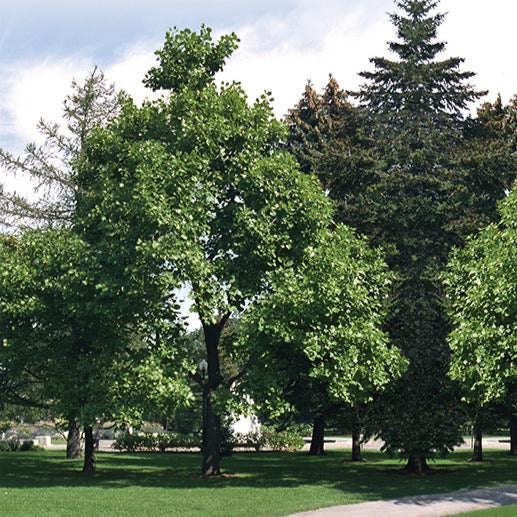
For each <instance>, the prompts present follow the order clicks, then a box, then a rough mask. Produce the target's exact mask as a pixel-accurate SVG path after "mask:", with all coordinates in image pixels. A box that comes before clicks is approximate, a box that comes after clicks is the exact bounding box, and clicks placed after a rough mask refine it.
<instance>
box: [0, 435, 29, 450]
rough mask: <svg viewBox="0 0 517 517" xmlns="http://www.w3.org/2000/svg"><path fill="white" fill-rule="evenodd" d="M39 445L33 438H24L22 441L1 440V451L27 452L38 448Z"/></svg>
mask: <svg viewBox="0 0 517 517" xmlns="http://www.w3.org/2000/svg"><path fill="white" fill-rule="evenodd" d="M37 448H38V447H37V446H36V445H34V442H33V441H32V440H24V441H23V442H20V440H18V439H13V438H11V439H9V440H0V452H16V451H21V452H26V451H33V450H36V449H37Z"/></svg>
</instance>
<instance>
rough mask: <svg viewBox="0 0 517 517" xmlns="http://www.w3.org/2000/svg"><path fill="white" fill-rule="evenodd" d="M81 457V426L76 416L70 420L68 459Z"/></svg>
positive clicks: (67, 446) (67, 442) (67, 444)
mask: <svg viewBox="0 0 517 517" xmlns="http://www.w3.org/2000/svg"><path fill="white" fill-rule="evenodd" d="M80 457H81V428H80V427H79V423H78V422H77V420H76V419H75V418H71V419H70V420H69V421H68V436H67V438H66V458H67V459H68V460H71V459H76V458H80Z"/></svg>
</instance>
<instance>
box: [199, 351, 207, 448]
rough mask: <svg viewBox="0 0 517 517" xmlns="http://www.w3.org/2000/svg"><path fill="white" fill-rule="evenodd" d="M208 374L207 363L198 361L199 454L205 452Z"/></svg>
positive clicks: (203, 360)
mask: <svg viewBox="0 0 517 517" xmlns="http://www.w3.org/2000/svg"><path fill="white" fill-rule="evenodd" d="M207 373H208V363H207V362H206V361H205V359H202V360H201V361H199V374H200V376H201V390H202V398H203V414H202V430H201V433H202V438H201V440H202V441H201V453H202V454H204V451H205V450H206V421H207V415H206V407H207V396H208V393H207V382H206V376H207Z"/></svg>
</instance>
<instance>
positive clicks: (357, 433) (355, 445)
mask: <svg viewBox="0 0 517 517" xmlns="http://www.w3.org/2000/svg"><path fill="white" fill-rule="evenodd" d="M352 461H363V458H362V456H361V425H360V424H359V421H358V419H357V418H355V417H354V421H353V423H352Z"/></svg>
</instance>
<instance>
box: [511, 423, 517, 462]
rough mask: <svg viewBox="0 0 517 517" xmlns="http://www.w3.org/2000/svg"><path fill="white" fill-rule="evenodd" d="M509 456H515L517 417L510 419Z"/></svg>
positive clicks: (516, 452)
mask: <svg viewBox="0 0 517 517" xmlns="http://www.w3.org/2000/svg"><path fill="white" fill-rule="evenodd" d="M510 454H512V455H513V456H517V415H512V416H511V417H510Z"/></svg>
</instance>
